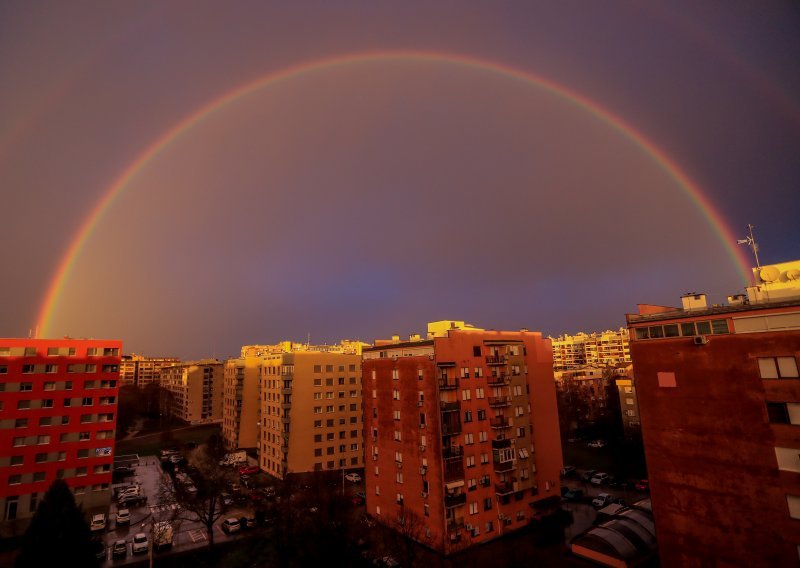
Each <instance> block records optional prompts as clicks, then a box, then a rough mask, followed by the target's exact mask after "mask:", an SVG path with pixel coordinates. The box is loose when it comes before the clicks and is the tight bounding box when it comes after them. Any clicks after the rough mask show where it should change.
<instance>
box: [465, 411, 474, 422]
mask: <svg viewBox="0 0 800 568" xmlns="http://www.w3.org/2000/svg"><path fill="white" fill-rule="evenodd" d="M464 422H472V411H471V410H465V411H464Z"/></svg>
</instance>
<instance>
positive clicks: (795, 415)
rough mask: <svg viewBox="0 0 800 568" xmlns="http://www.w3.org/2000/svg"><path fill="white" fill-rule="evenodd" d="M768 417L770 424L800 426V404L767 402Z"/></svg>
mask: <svg viewBox="0 0 800 568" xmlns="http://www.w3.org/2000/svg"><path fill="white" fill-rule="evenodd" d="M767 416H768V417H769V422H770V424H797V425H800V403H797V402H767Z"/></svg>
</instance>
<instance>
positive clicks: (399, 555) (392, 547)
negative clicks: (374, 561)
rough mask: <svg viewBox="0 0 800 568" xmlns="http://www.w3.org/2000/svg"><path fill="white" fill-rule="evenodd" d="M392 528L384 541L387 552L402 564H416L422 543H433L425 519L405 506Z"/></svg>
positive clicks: (424, 544)
mask: <svg viewBox="0 0 800 568" xmlns="http://www.w3.org/2000/svg"><path fill="white" fill-rule="evenodd" d="M390 529H392V530H391V531H390V533H388V538H387V539H386V541H385V542H384V549H385V550H386V552H387V553H388V554H389V555H391V556H394V557H395V558H396V560H397V561H398V562H399V563H400V565H401V566H416V565H417V563H418V560H419V557H420V554H421V552H422V549H421V545H423V546H430V545H431V543H432V537H431V535H430V533H429V531H428V524H427V523H426V522H425V519H424V518H423V517H420V516H419V515H418V514H417V513H415V512H414V511H411V510H409V509H406V508H405V507H403V508H402V509H401V512H400V514H399V515H398V516H397V518H396V519H395V520H394V523H392V526H390Z"/></svg>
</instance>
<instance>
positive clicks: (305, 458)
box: [259, 342, 364, 479]
mask: <svg viewBox="0 0 800 568" xmlns="http://www.w3.org/2000/svg"><path fill="white" fill-rule="evenodd" d="M362 347H363V344H361V343H358V342H346V343H343V344H340V345H339V346H310V345H305V346H303V347H302V348H300V349H298V350H295V351H292V352H290V353H275V354H272V355H267V356H264V357H263V358H262V360H261V367H260V369H261V424H262V428H261V439H260V442H259V460H260V466H261V469H262V470H264V471H266V472H267V473H269V474H271V475H273V476H275V477H277V478H280V479H283V478H284V477H286V476H287V475H288V474H292V473H301V472H311V471H328V470H346V469H355V468H361V467H363V465H364V461H363V456H364V448H363V418H362V416H363V413H362V408H361V389H362V385H361V354H360V353H361V349H362Z"/></svg>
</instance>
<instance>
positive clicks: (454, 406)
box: [439, 401, 461, 412]
mask: <svg viewBox="0 0 800 568" xmlns="http://www.w3.org/2000/svg"><path fill="white" fill-rule="evenodd" d="M439 408H440V409H441V411H442V412H458V411H459V410H460V409H461V405H460V404H459V402H458V401H455V402H444V401H442V402H440V403H439Z"/></svg>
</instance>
